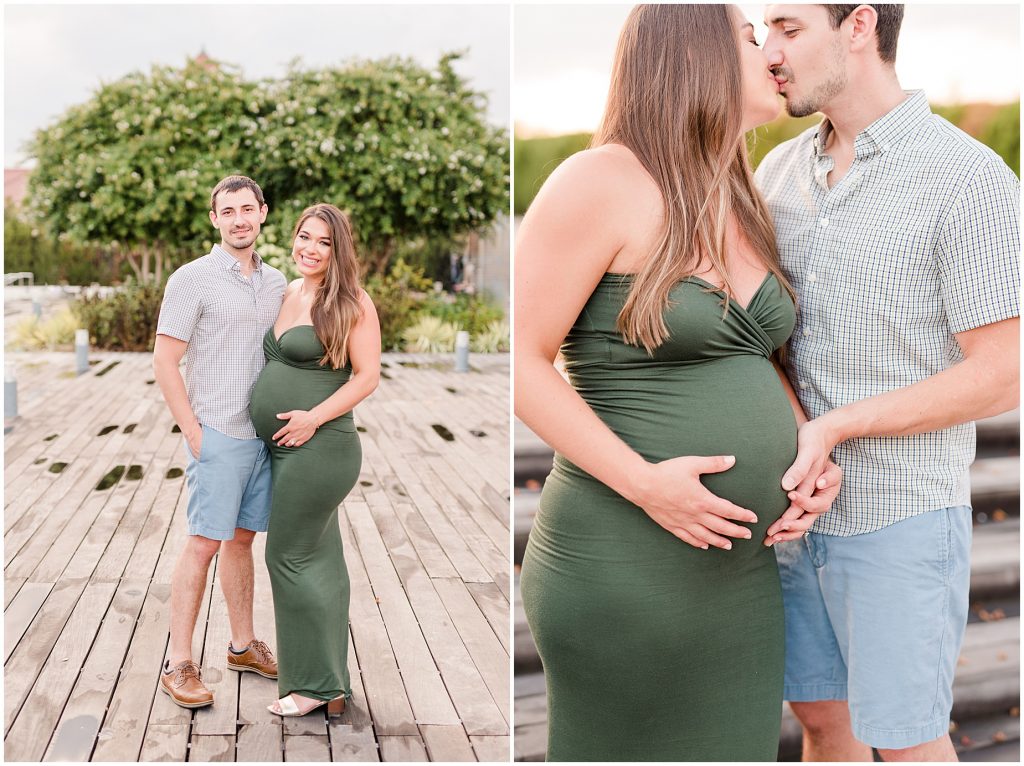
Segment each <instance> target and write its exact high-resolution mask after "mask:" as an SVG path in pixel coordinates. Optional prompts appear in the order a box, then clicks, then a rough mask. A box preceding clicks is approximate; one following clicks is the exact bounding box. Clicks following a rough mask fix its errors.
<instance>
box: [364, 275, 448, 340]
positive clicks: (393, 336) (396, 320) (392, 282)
mask: <svg viewBox="0 0 1024 766" xmlns="http://www.w3.org/2000/svg"><path fill="white" fill-rule="evenodd" d="M364 287H365V288H366V292H367V293H369V295H370V298H371V299H372V300H373V305H374V306H375V307H376V308H377V316H378V318H379V319H380V335H381V345H382V346H383V348H384V350H385V351H388V350H397V349H399V348H401V346H402V331H403V330H404V329H405V328H406V327H408V326H409V325H410V324H412V323H413V322H414V321H416V315H417V314H418V313H419V311H420V310H421V309H422V307H423V305H424V303H425V294H426V291H427V290H429V289H430V288H431V284H430V281H429V280H428V279H426V278H425V277H424V276H423V272H422V271H419V270H418V269H414V268H412V267H410V266H409V265H408V264H407V263H406V262H405V261H403V260H402V259H401V258H399V259H398V261H397V262H396V263H395V265H394V266H392V267H391V270H390V271H389V272H388V273H387V274H384V275H380V274H373V275H371V276H370V277H369V279H367V280H366V284H365V285H364Z"/></svg>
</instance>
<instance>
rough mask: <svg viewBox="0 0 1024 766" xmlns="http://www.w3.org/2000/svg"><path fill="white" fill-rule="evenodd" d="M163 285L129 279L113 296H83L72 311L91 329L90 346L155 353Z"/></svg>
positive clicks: (83, 325)
mask: <svg viewBox="0 0 1024 766" xmlns="http://www.w3.org/2000/svg"><path fill="white" fill-rule="evenodd" d="M163 294H164V286H163V285H156V284H153V283H152V282H147V283H145V284H138V283H137V282H135V280H133V279H131V278H129V279H128V280H126V282H125V284H124V286H123V287H120V288H118V289H117V291H116V292H114V293H113V294H112V295H109V296H107V297H101V296H99V295H84V296H82V297H81V298H79V299H78V300H77V301H75V302H74V303H73V304H72V306H71V310H72V311H73V312H74V314H75V316H76V317H77V318H78V321H79V322H80V324H81V326H82V327H84V328H86V329H88V330H89V343H90V344H91V345H92V346H94V347H96V348H100V349H104V350H106V351H152V350H153V341H154V339H155V338H156V322H157V317H158V315H159V313H160V301H161V300H162V299H163Z"/></svg>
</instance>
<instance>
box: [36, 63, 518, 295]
mask: <svg viewBox="0 0 1024 766" xmlns="http://www.w3.org/2000/svg"><path fill="white" fill-rule="evenodd" d="M457 58H458V55H457V54H446V55H444V56H442V57H441V59H440V61H439V63H438V64H437V66H436V68H435V69H427V68H424V67H422V66H420V65H418V64H415V63H414V62H411V61H407V60H402V59H395V58H390V59H385V60H381V61H357V62H352V63H350V64H347V65H345V66H342V67H340V68H332V69H319V70H303V69H301V68H299V66H298V65H293V67H292V68H291V69H290V71H289V72H288V73H287V75H286V76H285V77H283V78H281V79H279V80H263V81H259V82H250V81H246V80H245V79H244V78H243V77H242V76H241V74H240V73H239V72H238V71H237V70H236V69H234V68H232V67H230V66H226V65H223V64H219V63H217V62H214V61H212V60H210V59H207V58H205V57H200V58H199V59H193V60H190V61H189V62H188V63H187V64H186V65H185V67H184V68H182V69H174V68H170V67H154V68H153V69H152V70H151V71H150V72H149V73H133V74H130V75H128V76H126V77H124V78H122V79H120V80H118V81H116V82H113V83H109V84H106V85H103V86H102V87H100V88H99V89H98V90H97V91H96V93H95V94H94V95H93V97H92V98H90V99H89V100H88V101H87V102H85V103H83V104H80V105H77V106H74V107H72V108H70V109H68V110H67V111H66V112H65V113H64V114H63V115H62V116H61V117H60V118H59V119H57V120H56V122H54V123H53V124H52V125H50V126H48V127H46V128H44V129H42V130H40V131H38V132H37V133H36V135H35V138H34V139H33V141H32V143H31V146H30V153H31V154H32V156H34V157H35V159H36V161H37V165H36V168H35V170H34V171H33V173H32V175H31V177H30V181H29V197H30V201H31V207H32V209H33V210H34V212H35V214H36V215H37V216H38V217H39V219H40V220H41V221H42V222H43V223H44V224H45V226H46V228H47V229H48V230H49V231H50V232H51V233H53V234H54V235H57V234H59V235H60V236H62V237H65V238H68V239H70V240H72V241H75V242H79V243H90V244H102V245H104V246H109V247H114V248H118V249H120V250H123V251H124V252H126V253H128V254H130V255H131V258H132V263H133V267H135V268H136V269H137V273H138V276H139V277H140V278H141V279H148V278H149V277H150V275H151V273H152V272H151V270H150V268H149V258H150V257H151V256H155V264H156V267H155V271H156V274H155V276H156V278H157V281H159V280H160V271H161V269H162V266H163V259H164V257H166V256H170V257H171V259H172V261H174V262H180V261H182V260H187V259H190V258H193V257H196V256H197V255H199V254H201V253H202V252H204V251H205V250H206V249H208V248H209V247H210V245H211V243H212V241H213V239H214V235H215V232H214V230H213V228H212V227H211V225H210V222H209V219H208V215H207V211H208V202H207V200H208V195H209V192H210V190H211V189H212V187H213V186H214V185H215V184H216V182H217V181H218V180H219V179H220V178H222V177H223V176H225V175H228V174H231V173H241V174H244V175H249V176H251V177H253V178H254V179H256V181H257V182H258V183H260V185H261V186H262V187H263V190H264V192H265V194H266V197H267V202H268V204H269V205H270V208H271V212H270V217H269V218H268V222H267V223H268V231H267V233H268V235H269V236H268V237H267V238H266V239H267V244H268V245H269V252H270V253H272V254H273V253H275V252H277V253H278V254H279V255H280V254H281V253H282V252H285V251H286V248H287V241H286V240H287V237H288V236H289V234H290V231H291V226H292V225H293V223H294V221H295V218H296V217H297V215H298V213H299V212H300V211H301V210H302V208H304V207H305V206H307V205H309V204H312V203H314V202H332V203H334V204H336V205H338V206H339V207H341V208H342V209H345V210H347V211H348V212H349V213H350V215H351V217H352V219H353V223H354V227H355V229H356V231H357V234H358V236H359V239H360V243H361V249H362V251H363V252H364V253H365V254H366V255H367V256H368V258H369V263H370V265H371V268H372V270H373V271H374V272H376V273H383V272H384V271H385V270H386V267H387V263H388V260H389V258H390V256H391V255H392V253H394V251H395V249H396V247H397V246H398V245H399V244H400V243H401V242H402V241H404V240H406V239H409V238H416V237H428V238H431V239H434V240H436V239H439V238H448V239H454V238H457V237H459V236H461V235H463V234H465V233H467V232H469V231H474V230H481V229H483V228H484V227H486V226H487V225H488V224H489V223H490V222H491V221H492V220H493V219H494V218H495V217H496V216H497V214H498V213H500V212H502V211H504V210H505V209H507V204H508V177H509V168H508V147H507V145H508V142H507V136H506V133H505V131H503V130H500V129H497V128H494V127H491V126H489V125H488V124H487V123H486V121H485V119H484V109H485V101H484V97H483V96H482V95H481V94H479V93H477V92H475V91H473V90H472V89H471V88H470V87H469V85H468V84H467V83H466V81H465V80H463V79H462V78H460V77H459V76H458V75H457V74H456V73H455V71H454V69H453V68H452V62H453V61H454V60H455V59H457ZM262 246H263V243H262V241H261V244H260V247H261V252H262Z"/></svg>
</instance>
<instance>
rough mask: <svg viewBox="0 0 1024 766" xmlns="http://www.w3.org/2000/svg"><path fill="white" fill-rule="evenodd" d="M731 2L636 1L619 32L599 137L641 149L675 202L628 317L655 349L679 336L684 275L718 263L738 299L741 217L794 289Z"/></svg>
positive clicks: (622, 318) (635, 339)
mask: <svg viewBox="0 0 1024 766" xmlns="http://www.w3.org/2000/svg"><path fill="white" fill-rule="evenodd" d="M731 12H732V11H731V9H730V8H729V6H725V5H638V6H636V7H635V8H633V10H632V12H631V13H630V14H629V17H628V18H627V20H626V24H625V26H624V27H623V28H622V33H621V34H620V35H619V42H618V47H617V48H616V51H615V63H614V66H613V71H612V80H611V86H610V88H609V90H608V103H607V105H606V106H605V111H604V117H603V118H602V120H601V125H600V126H599V128H598V130H597V132H596V133H595V134H594V138H593V141H592V143H591V146H601V145H602V144H609V143H616V144H622V145H623V146H625V147H626V148H628V149H629V150H631V151H632V152H633V154H634V155H635V156H636V158H637V159H638V160H639V161H640V163H641V164H642V165H643V166H644V168H645V169H646V170H647V172H648V173H649V174H650V175H651V178H653V179H654V182H655V183H656V184H657V186H658V188H659V189H660V190H661V196H662V199H663V200H664V202H665V226H664V231H663V233H662V236H661V239H660V241H659V242H658V244H657V246H656V247H655V249H654V251H653V252H652V253H651V254H650V255H649V256H648V258H647V259H646V261H645V262H644V264H643V266H642V267H641V268H640V270H639V271H638V273H637V275H636V278H635V279H634V280H633V286H632V288H631V290H630V292H629V295H628V297H627V299H626V304H625V306H624V307H623V309H622V312H621V313H620V314H619V318H618V329H619V331H620V332H622V334H623V336H624V337H625V339H626V341H627V342H628V343H631V344H633V345H637V346H643V347H644V348H645V349H646V350H647V352H648V353H651V352H653V350H654V349H655V348H657V347H658V346H659V345H661V343H662V342H664V340H665V339H666V337H667V336H668V328H667V327H666V325H665V320H664V316H663V314H664V311H665V308H666V307H667V305H668V301H669V291H670V290H671V289H672V287H673V286H674V285H675V284H676V283H677V282H679V281H680V280H682V279H685V278H687V277H689V276H692V275H694V274H695V273H697V272H698V271H699V270H703V269H704V268H706V267H707V266H708V265H709V264H710V265H711V266H713V267H714V268H715V269H716V270H717V272H718V274H719V275H721V278H722V281H723V288H724V290H725V293H726V296H727V298H728V297H731V295H732V294H733V289H732V280H731V275H730V273H729V268H728V266H727V259H726V252H725V250H726V230H727V227H728V225H729V221H730V216H733V217H734V218H735V222H736V225H737V226H738V228H739V231H740V232H742V235H743V236H745V237H746V239H747V241H749V243H750V244H751V246H752V247H753V248H754V250H755V251H756V252H757V254H758V255H759V256H760V258H761V260H762V261H763V263H764V265H765V267H766V268H767V269H769V270H770V271H772V272H773V273H774V274H775V276H776V277H777V278H778V279H779V281H780V283H781V284H782V285H783V286H784V287H785V288H786V289H787V290H788V291H789V292H790V294H791V295H792V294H793V291H792V288H791V287H790V286H789V283H788V282H787V281H786V279H785V277H784V276H783V274H782V271H781V269H780V267H779V254H778V249H777V247H776V243H775V230H774V228H773V226H772V221H771V217H770V215H769V213H768V208H767V206H766V205H765V203H764V200H763V199H762V198H761V195H760V194H759V193H758V192H757V189H756V188H755V187H754V178H753V174H752V173H751V170H750V161H749V160H748V158H747V152H746V146H745V142H744V137H743V133H742V114H743V93H742V77H741V74H740V60H739V52H738V50H737V38H736V31H735V28H734V24H733V21H732V19H731V18H730V15H729V14H730V13H731ZM726 310H728V301H727V302H726Z"/></svg>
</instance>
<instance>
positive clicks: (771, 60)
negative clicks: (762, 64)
mask: <svg viewBox="0 0 1024 766" xmlns="http://www.w3.org/2000/svg"><path fill="white" fill-rule="evenodd" d="M764 55H765V57H767V59H768V66H769V67H771V68H772V69H774V68H775V67H777V66H781V65H782V60H783V57H782V49H781V48H780V47H779V46H778V45H776V44H775V41H774V40H772V39H771V38H769V39H767V40H765V42H764Z"/></svg>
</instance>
